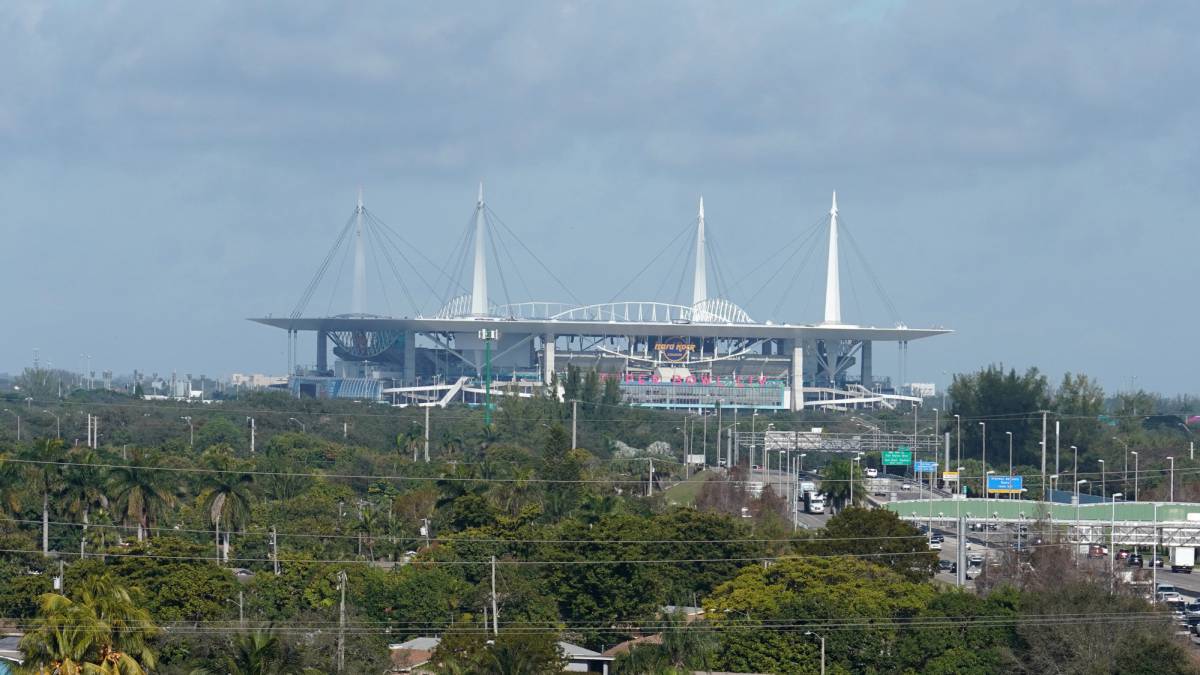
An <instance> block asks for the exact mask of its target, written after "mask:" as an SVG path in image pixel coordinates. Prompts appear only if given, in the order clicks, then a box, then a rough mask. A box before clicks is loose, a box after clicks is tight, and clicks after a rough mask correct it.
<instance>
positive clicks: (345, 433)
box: [342, 422, 350, 440]
mask: <svg viewBox="0 0 1200 675" xmlns="http://www.w3.org/2000/svg"><path fill="white" fill-rule="evenodd" d="M349 436H350V423H349V422H342V440H346V438H348V437H349Z"/></svg>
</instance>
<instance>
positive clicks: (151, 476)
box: [108, 451, 175, 541]
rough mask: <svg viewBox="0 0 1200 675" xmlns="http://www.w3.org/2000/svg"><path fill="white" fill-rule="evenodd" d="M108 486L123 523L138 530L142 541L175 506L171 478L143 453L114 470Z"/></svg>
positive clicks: (134, 455) (139, 538)
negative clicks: (167, 511)
mask: <svg viewBox="0 0 1200 675" xmlns="http://www.w3.org/2000/svg"><path fill="white" fill-rule="evenodd" d="M108 482H109V493H110V494H111V495H112V496H113V498H114V501H115V502H116V503H117V511H118V513H119V514H120V516H121V519H122V521H123V522H124V524H125V525H133V526H136V527H137V539H138V541H143V540H145V538H146V532H147V531H148V530H149V529H150V528H151V527H153V525H154V523H155V522H157V520H158V518H159V517H160V516H161V515H162V514H163V513H164V512H165V511H166V509H167V508H168V507H170V506H173V505H174V504H175V494H174V491H173V490H172V487H171V483H170V477H169V476H168V475H167V473H166V472H165V471H162V470H159V469H158V468H157V466H156V464H155V463H154V461H153V460H152V459H151V458H150V457H149V456H147V455H144V454H142V453H141V452H139V451H134V452H133V453H132V455H131V460H130V463H129V464H127V465H124V466H118V467H116V468H114V469H112V470H111V471H110V472H109V474H108Z"/></svg>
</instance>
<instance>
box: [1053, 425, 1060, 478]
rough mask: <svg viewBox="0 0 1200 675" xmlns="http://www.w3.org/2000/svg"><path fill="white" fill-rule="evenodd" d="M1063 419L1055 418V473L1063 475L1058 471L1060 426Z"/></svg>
mask: <svg viewBox="0 0 1200 675" xmlns="http://www.w3.org/2000/svg"><path fill="white" fill-rule="evenodd" d="M1061 424H1062V420H1054V473H1055V474H1057V475H1059V476H1061V475H1062V474H1061V473H1059V471H1058V443H1059V427H1060V426H1061Z"/></svg>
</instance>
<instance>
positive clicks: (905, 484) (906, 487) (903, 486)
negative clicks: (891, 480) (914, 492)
mask: <svg viewBox="0 0 1200 675" xmlns="http://www.w3.org/2000/svg"><path fill="white" fill-rule="evenodd" d="M900 489H901V490H911V489H912V483H909V482H908V481H904V482H903V483H901V484H900Z"/></svg>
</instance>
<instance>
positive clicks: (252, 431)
mask: <svg viewBox="0 0 1200 675" xmlns="http://www.w3.org/2000/svg"><path fill="white" fill-rule="evenodd" d="M246 420H247V421H248V422H250V454H252V455H253V454H254V418H253V417H247V418H246Z"/></svg>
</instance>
